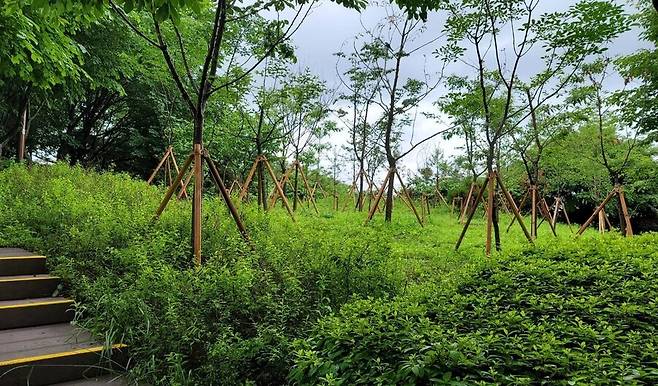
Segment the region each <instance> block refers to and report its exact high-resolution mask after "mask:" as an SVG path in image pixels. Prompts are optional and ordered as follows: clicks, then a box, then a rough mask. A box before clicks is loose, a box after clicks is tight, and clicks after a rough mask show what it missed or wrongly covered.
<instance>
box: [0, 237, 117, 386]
mask: <svg viewBox="0 0 658 386" xmlns="http://www.w3.org/2000/svg"><path fill="white" fill-rule="evenodd" d="M60 292H61V283H60V280H59V278H57V277H54V276H50V275H49V274H48V271H47V269H46V257H45V256H38V255H35V254H33V253H30V252H28V251H25V250H23V249H19V248H0V386H18V385H21V386H22V385H30V386H33V385H53V384H57V383H59V382H67V383H66V385H92V384H93V385H101V384H111V385H125V384H127V383H125V381H124V380H122V379H121V378H116V377H112V376H110V377H109V378H102V377H101V376H102V374H105V373H107V372H108V370H110V369H117V368H120V367H121V366H120V365H118V364H120V363H123V358H122V357H123V355H122V352H121V349H122V348H124V347H125V346H124V345H122V344H116V345H114V346H112V347H111V348H107V347H104V346H103V344H100V343H98V342H97V341H96V340H95V339H94V338H93V337H92V336H91V335H90V334H89V333H88V332H86V331H84V330H82V329H80V328H77V327H75V326H73V325H71V323H70V322H71V321H72V320H73V317H74V311H73V309H72V307H73V300H71V299H67V298H64V297H62V296H59V293H60ZM99 377H100V378H99Z"/></svg>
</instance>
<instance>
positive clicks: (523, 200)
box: [506, 190, 530, 233]
mask: <svg viewBox="0 0 658 386" xmlns="http://www.w3.org/2000/svg"><path fill="white" fill-rule="evenodd" d="M529 195H530V191H529V190H526V192H525V193H524V194H523V198H521V203H520V204H519V206H518V207H517V208H518V210H519V211H520V210H521V209H522V208H523V205H525V202H526V201H527V200H528V196H529ZM515 222H516V216H514V218H512V221H511V222H510V223H509V225H508V226H507V231H506V232H507V233H509V230H510V229H512V225H514V223H515Z"/></svg>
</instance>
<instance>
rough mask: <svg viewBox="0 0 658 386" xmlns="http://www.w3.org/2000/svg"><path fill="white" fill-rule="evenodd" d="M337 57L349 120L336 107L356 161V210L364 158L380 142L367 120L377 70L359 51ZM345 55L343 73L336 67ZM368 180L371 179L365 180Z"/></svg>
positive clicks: (377, 88)
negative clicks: (347, 65) (348, 105)
mask: <svg viewBox="0 0 658 386" xmlns="http://www.w3.org/2000/svg"><path fill="white" fill-rule="evenodd" d="M336 55H337V56H338V57H339V62H338V63H337V69H336V74H337V75H338V77H339V79H340V81H341V84H342V85H343V87H344V88H345V89H347V91H346V92H345V93H344V94H341V96H340V98H341V99H343V100H345V101H346V102H348V103H349V104H350V107H351V118H352V120H351V122H346V121H345V117H347V116H348V114H350V113H348V112H347V111H344V110H342V109H341V110H339V111H338V117H339V119H341V120H342V121H343V123H344V125H345V126H346V127H347V128H348V132H349V144H350V150H351V151H352V153H353V155H354V158H355V160H356V162H357V164H358V171H357V173H356V175H355V181H354V183H355V184H357V188H358V192H357V199H356V205H355V207H356V209H357V210H358V211H362V210H363V204H364V188H365V181H366V180H367V179H368V174H367V161H368V158H369V157H370V155H371V153H373V152H375V151H376V149H377V146H378V143H379V142H380V140H381V138H379V137H380V135H381V132H380V131H379V130H376V125H373V124H372V123H371V122H370V121H369V119H372V115H373V113H372V111H371V110H372V108H373V107H375V106H376V100H375V97H376V96H377V95H378V93H379V92H380V88H381V77H380V76H379V75H378V73H377V70H376V69H373V68H371V67H370V66H369V65H368V64H367V63H364V62H363V61H362V60H361V57H360V55H359V52H358V51H356V48H355V52H352V53H351V54H350V55H349V56H347V55H346V54H345V53H343V52H339V53H337V54H336ZM343 58H347V61H348V63H349V67H348V68H347V69H346V70H345V72H344V73H343V74H341V73H340V71H339V70H338V65H339V64H340V59H343ZM369 181H372V180H369Z"/></svg>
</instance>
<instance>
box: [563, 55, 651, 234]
mask: <svg viewBox="0 0 658 386" xmlns="http://www.w3.org/2000/svg"><path fill="white" fill-rule="evenodd" d="M611 71H612V69H611V61H610V60H609V59H607V58H601V59H599V60H596V61H594V62H592V63H588V64H587V65H585V66H583V68H582V73H581V77H580V79H579V80H581V81H582V83H581V84H582V87H577V88H575V89H574V90H572V93H571V98H570V100H569V101H570V102H572V103H574V104H575V105H577V106H579V107H581V113H582V114H583V115H584V117H585V120H584V123H585V124H586V125H593V126H594V127H595V128H596V132H597V136H596V143H597V153H598V154H597V157H596V158H594V159H595V160H596V161H597V162H599V163H600V164H601V165H603V167H605V170H606V171H607V173H608V178H609V179H610V183H611V184H612V186H613V191H612V193H610V194H609V195H608V197H606V199H605V200H604V201H603V203H602V204H601V205H600V206H599V208H597V210H596V211H595V213H594V214H593V215H592V217H591V218H590V219H589V220H588V221H587V222H586V223H585V224H583V227H582V228H581V230H582V229H584V228H585V227H586V226H588V225H589V222H591V220H592V219H593V217H594V216H595V215H596V214H598V212H599V211H600V210H601V209H603V208H604V207H605V204H606V203H607V201H609V200H610V199H611V198H612V197H613V196H614V195H616V196H617V198H618V200H617V213H618V215H619V224H620V230H621V233H622V234H624V235H627V236H631V235H632V234H633V230H632V226H631V222H630V217H629V214H628V208H627V205H626V199H625V195H624V191H623V185H624V183H625V180H626V169H627V167H628V165H629V162H630V160H631V153H632V152H633V150H634V149H635V147H636V146H637V145H638V140H639V135H640V130H639V129H638V128H637V127H632V126H631V127H627V130H626V132H625V133H624V130H623V127H624V122H623V120H622V119H621V117H620V115H621V112H622V109H620V106H619V105H617V104H616V103H615V98H613V96H612V95H610V93H609V92H607V91H606V90H607V84H606V81H607V80H608V78H609V77H610V75H611ZM620 132H621V133H623V136H624V137H625V138H626V140H624V141H621V140H619V137H618V135H619V133H620Z"/></svg>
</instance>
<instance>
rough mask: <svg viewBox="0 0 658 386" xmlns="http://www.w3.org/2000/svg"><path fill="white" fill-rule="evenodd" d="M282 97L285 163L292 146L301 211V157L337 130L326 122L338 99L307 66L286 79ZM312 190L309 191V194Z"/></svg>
mask: <svg viewBox="0 0 658 386" xmlns="http://www.w3.org/2000/svg"><path fill="white" fill-rule="evenodd" d="M279 97H280V98H281V99H282V100H283V101H284V103H281V104H280V105H279V107H280V108H281V109H282V111H281V112H280V114H281V116H282V125H283V127H284V131H285V132H286V133H288V139H287V142H286V143H285V144H284V147H285V148H284V149H283V154H282V162H285V161H286V158H287V157H286V155H287V154H288V148H290V149H292V154H291V156H292V158H293V167H294V175H293V204H292V205H293V207H292V208H293V211H296V210H297V205H298V198H299V173H300V167H301V166H302V165H301V163H300V159H301V156H302V155H303V154H304V152H306V151H307V150H308V149H309V146H310V145H311V144H312V143H313V142H314V141H315V140H317V139H320V138H322V137H324V136H326V135H327V134H328V133H329V132H330V131H333V130H334V126H333V125H332V124H331V123H329V122H328V121H326V119H327V118H328V116H329V112H330V111H331V110H330V108H331V106H332V105H333V102H334V98H333V96H332V95H331V93H330V92H328V90H327V88H326V85H325V84H324V82H322V81H321V80H320V79H319V78H318V77H317V76H315V75H313V74H311V72H310V70H309V69H305V70H304V71H303V72H301V73H299V74H294V75H291V76H290V77H289V78H288V79H287V80H284V82H283V87H282V89H281V93H280V94H279ZM308 193H310V192H307V194H308Z"/></svg>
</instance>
